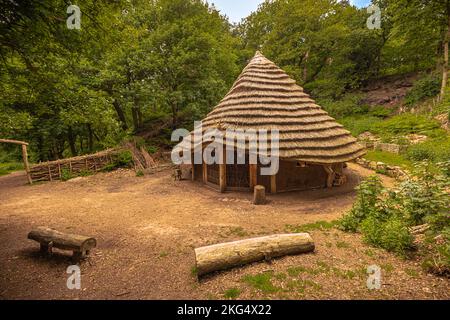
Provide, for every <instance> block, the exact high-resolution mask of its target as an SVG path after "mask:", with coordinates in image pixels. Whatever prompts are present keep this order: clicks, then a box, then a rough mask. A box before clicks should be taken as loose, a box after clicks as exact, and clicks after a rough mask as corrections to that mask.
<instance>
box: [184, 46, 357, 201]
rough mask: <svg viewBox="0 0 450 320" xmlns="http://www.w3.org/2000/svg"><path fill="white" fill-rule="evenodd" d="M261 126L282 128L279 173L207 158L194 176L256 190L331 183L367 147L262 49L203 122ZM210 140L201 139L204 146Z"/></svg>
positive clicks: (218, 184)
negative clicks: (215, 162)
mask: <svg viewBox="0 0 450 320" xmlns="http://www.w3.org/2000/svg"><path fill="white" fill-rule="evenodd" d="M261 128H263V129H267V130H271V129H277V130H278V131H279V171H278V173H277V174H276V175H273V176H264V175H261V174H260V170H259V169H260V167H261V166H262V164H260V163H258V164H249V163H248V162H246V164H237V163H234V164H229V163H227V164H213V165H207V164H206V163H203V164H192V179H193V180H197V181H202V182H204V183H205V184H208V185H210V186H213V187H215V188H217V189H218V190H220V191H222V192H223V191H225V190H252V189H253V187H254V186H255V185H263V186H265V187H266V190H267V191H268V192H272V193H277V192H284V191H293V190H306V189H314V188H324V187H332V186H333V185H341V184H343V183H345V181H346V179H345V176H344V174H343V168H344V164H345V162H347V161H351V160H354V159H356V158H358V157H361V156H362V155H363V154H364V152H365V151H364V148H363V147H362V146H361V145H359V144H358V143H357V142H356V139H355V138H354V137H352V136H351V134H350V132H348V131H347V130H345V129H344V128H343V126H342V125H340V124H338V123H337V122H336V120H335V119H333V118H332V117H330V116H329V115H328V113H327V112H326V111H324V110H323V109H322V108H321V107H320V106H318V105H317V104H315V102H314V100H312V99H311V98H310V97H309V96H308V95H307V94H306V93H304V92H303V88H301V87H300V86H298V85H297V84H296V82H295V81H294V80H293V79H291V78H290V77H289V76H288V75H287V74H286V73H285V72H284V71H283V70H281V69H280V68H279V67H277V66H276V65H275V64H274V63H273V62H271V61H270V60H268V59H267V58H265V57H264V56H263V55H262V54H261V53H259V52H257V53H256V55H255V56H254V58H253V59H252V60H251V61H250V63H249V64H248V65H247V67H246V68H245V69H244V70H243V72H242V73H241V75H240V76H239V78H238V79H237V80H236V82H235V83H234V85H233V86H232V88H231V90H230V91H229V93H228V94H227V95H226V96H225V98H223V100H222V101H221V102H220V103H219V104H218V105H217V106H216V107H215V108H214V109H213V111H212V112H211V113H209V114H208V116H207V117H206V118H205V119H204V120H203V121H202V130H203V132H205V131H207V130H208V129H218V130H221V131H224V130H226V129H242V130H247V129H255V130H258V129H261ZM225 141H226V140H225ZM225 143H226V142H225ZM193 144H194V143H193V134H192V135H191V136H189V137H188V138H185V139H184V141H183V142H182V143H180V144H179V147H181V148H183V149H184V150H188V149H187V147H188V146H189V150H191V151H189V152H192V150H193V147H194V146H193ZM207 145H208V143H207V141H206V142H205V141H203V142H202V148H205V147H206V146H207ZM246 146H247V147H248V144H247V145H246ZM247 158H248V154H247Z"/></svg>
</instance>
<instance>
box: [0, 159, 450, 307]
mask: <svg viewBox="0 0 450 320" xmlns="http://www.w3.org/2000/svg"><path fill="white" fill-rule="evenodd" d="M348 173H349V183H348V184H347V185H346V186H343V187H340V188H334V189H332V190H315V191H308V192H297V193H288V194H281V195H276V196H269V200H270V203H269V204H268V205H266V206H254V205H253V204H252V203H251V198H252V196H251V194H238V193H226V194H219V193H217V192H215V191H213V190H209V189H207V188H205V187H203V186H202V185H199V184H194V183H192V182H190V181H182V182H174V181H173V179H172V177H171V172H170V171H165V172H160V173H158V174H156V175H152V176H145V177H136V176H135V173H134V172H133V171H117V172H113V173H107V174H99V175H96V176H91V177H86V178H81V179H76V180H74V181H69V182H52V183H43V184H36V185H33V186H27V185H24V183H25V182H26V179H25V176H23V174H22V173H14V174H11V175H7V176H4V177H0V242H1V243H2V246H1V248H0V298H1V299H23V298H25V299H223V298H226V297H228V296H230V295H231V296H237V298H239V299H247V298H254V299H265V298H270V299H332V298H338V299H358V298H359V299H413V298H418V299H449V298H450V281H449V280H448V279H444V278H438V277H435V276H432V275H427V274H425V273H424V272H423V271H422V270H421V267H420V265H419V263H418V262H417V261H411V260H404V259H402V258H399V257H396V256H394V255H392V254H390V253H387V252H385V251H383V250H378V249H373V248H370V247H369V246H366V245H364V244H363V243H362V241H361V237H360V236H359V235H353V234H345V233H342V232H340V231H338V230H336V229H330V230H313V231H311V235H312V237H313V239H314V240H315V242H316V252H315V253H314V254H306V255H299V256H292V257H284V258H281V259H277V260H274V261H273V262H272V263H268V262H262V263H255V264H252V265H248V266H245V267H242V268H235V269H232V270H230V271H226V272H220V273H216V274H212V275H209V276H206V277H205V278H203V279H202V280H201V281H200V282H198V281H197V279H196V277H195V275H193V272H192V270H193V267H194V264H195V259H194V251H193V248H195V247H198V246H204V245H208V244H214V243H219V242H226V241H232V240H237V239H243V238H248V237H253V236H259V235H270V234H274V233H285V232H287V231H288V228H287V225H302V224H308V223H313V222H317V221H324V220H325V221H332V220H335V219H337V218H339V217H341V215H342V214H343V213H344V212H346V211H347V210H348V209H349V208H350V207H351V205H352V202H353V201H354V198H355V192H354V187H355V185H357V183H358V181H359V180H360V177H361V176H364V175H368V174H370V171H368V170H365V169H362V168H361V167H359V166H356V165H353V164H351V165H350V166H349V169H348ZM384 181H385V183H387V184H392V180H390V179H387V178H384ZM41 225H44V226H49V227H52V228H55V229H59V230H61V231H66V232H69V233H78V234H84V235H88V236H93V237H96V238H97V241H98V247H97V248H96V249H94V251H93V253H92V255H91V257H90V258H89V260H87V261H85V262H83V263H82V265H81V270H82V279H81V285H82V289H81V290H68V289H67V287H66V280H67V277H68V274H66V268H67V267H68V266H69V265H70V264H72V263H71V261H70V259H69V255H70V253H69V252H60V251H56V252H55V254H54V256H53V257H52V258H48V257H41V256H40V255H39V250H38V248H39V245H38V243H36V242H34V241H30V240H27V233H28V232H29V231H30V230H31V229H32V228H33V227H37V226H41ZM373 264H375V265H379V266H380V267H381V268H382V289H381V290H374V291H369V290H368V289H367V287H366V280H367V274H366V268H367V267H368V266H369V265H373ZM264 272H265V273H264ZM258 274H262V276H259V277H256V278H251V277H250V278H248V277H247V278H246V276H248V275H250V276H254V275H258ZM229 289H236V290H231V291H230V290H229ZM227 290H228V291H227ZM226 292H227V294H225V293H226ZM233 292H234V294H232V293H233Z"/></svg>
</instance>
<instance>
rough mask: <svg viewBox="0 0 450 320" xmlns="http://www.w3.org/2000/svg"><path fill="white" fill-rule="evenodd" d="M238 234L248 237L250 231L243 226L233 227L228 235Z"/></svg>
mask: <svg viewBox="0 0 450 320" xmlns="http://www.w3.org/2000/svg"><path fill="white" fill-rule="evenodd" d="M231 235H236V236H238V237H246V236H248V232H247V231H245V230H244V228H242V227H232V228H230V229H229V230H228V232H227V236H231Z"/></svg>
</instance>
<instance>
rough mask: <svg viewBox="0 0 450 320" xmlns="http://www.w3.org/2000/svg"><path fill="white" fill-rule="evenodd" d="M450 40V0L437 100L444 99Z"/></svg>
mask: <svg viewBox="0 0 450 320" xmlns="http://www.w3.org/2000/svg"><path fill="white" fill-rule="evenodd" d="M449 40H450V1H447V32H446V33H445V38H444V65H443V66H442V85H441V94H440V95H439V101H442V99H444V95H445V90H446V87H447V82H448V42H449Z"/></svg>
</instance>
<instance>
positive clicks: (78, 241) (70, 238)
mask: <svg viewBox="0 0 450 320" xmlns="http://www.w3.org/2000/svg"><path fill="white" fill-rule="evenodd" d="M28 239H31V240H34V241H37V242H39V243H40V249H41V252H42V253H52V248H53V247H55V248H58V249H61V250H72V252H73V258H74V259H75V260H80V259H81V258H84V257H85V256H86V255H88V254H89V253H90V250H91V249H92V248H95V247H96V245H97V241H96V240H95V239H94V238H91V237H86V236H81V235H76V234H68V233H62V232H59V231H57V230H54V229H51V228H47V227H38V228H36V229H34V230H32V231H31V232H30V233H29V234H28Z"/></svg>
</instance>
